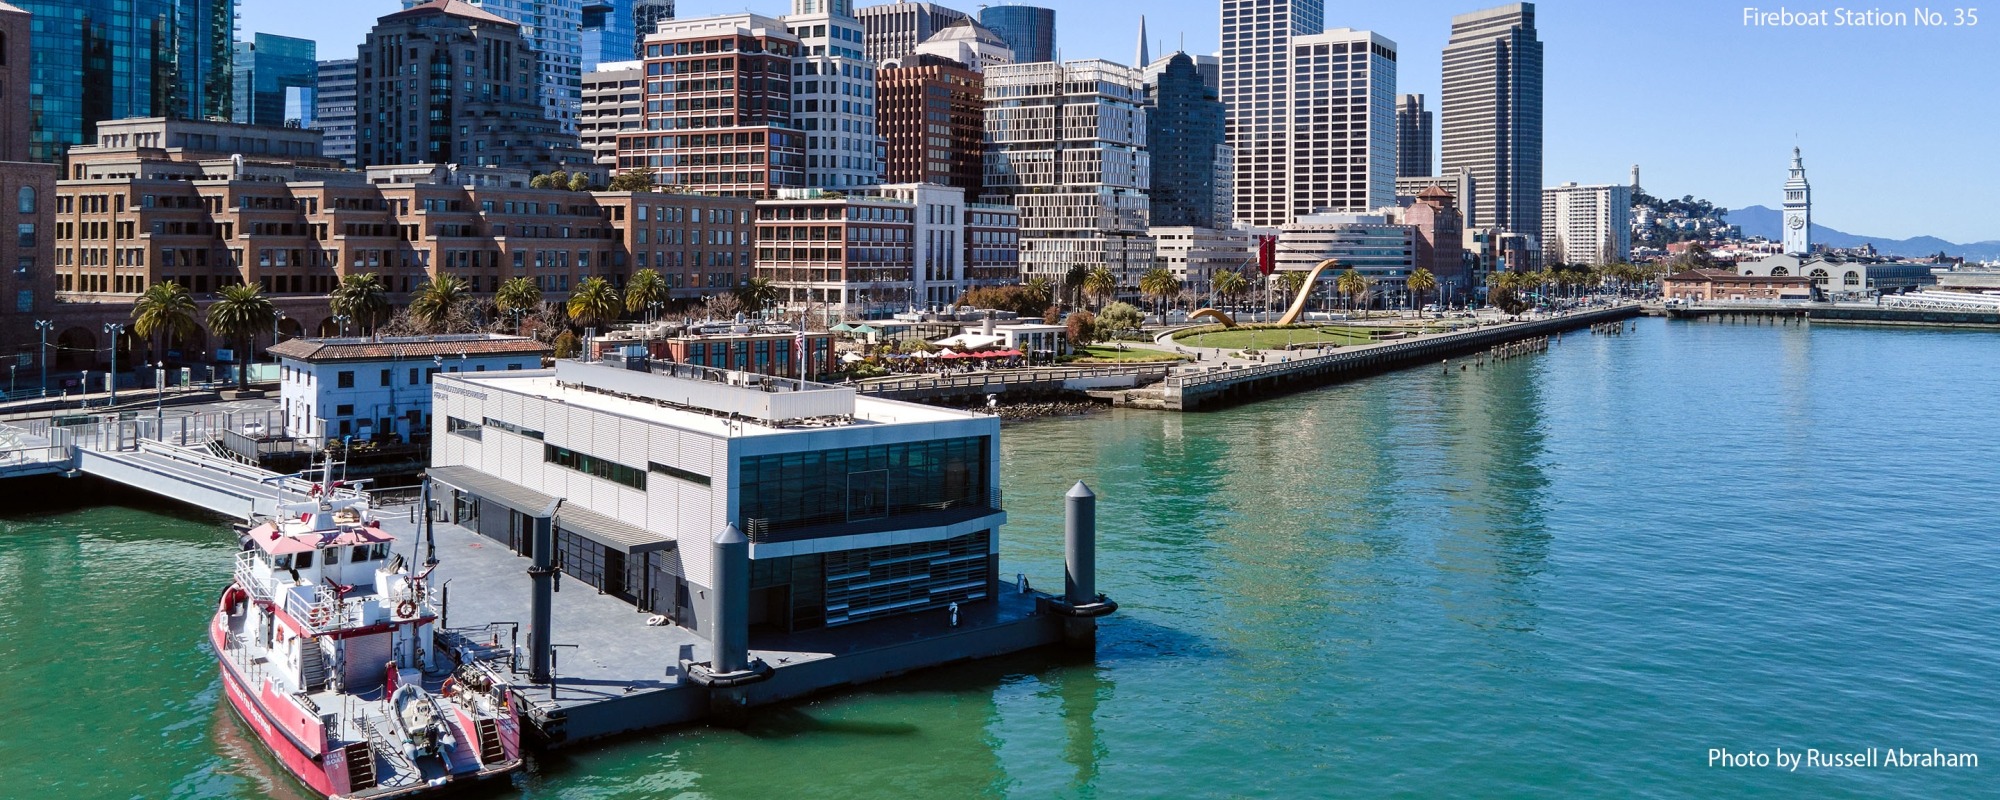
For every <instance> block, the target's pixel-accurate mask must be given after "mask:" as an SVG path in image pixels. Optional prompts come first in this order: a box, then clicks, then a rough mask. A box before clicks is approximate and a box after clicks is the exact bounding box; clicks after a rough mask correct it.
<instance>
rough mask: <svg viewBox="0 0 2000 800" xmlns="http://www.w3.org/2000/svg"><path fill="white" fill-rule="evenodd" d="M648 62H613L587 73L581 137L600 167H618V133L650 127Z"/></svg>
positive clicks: (584, 83)
mask: <svg viewBox="0 0 2000 800" xmlns="http://www.w3.org/2000/svg"><path fill="white" fill-rule="evenodd" d="M645 74H646V62H643V61H611V62H607V63H603V64H599V65H597V69H595V70H592V71H590V72H586V73H584V74H583V111H582V112H581V113H580V114H579V115H578V118H577V124H576V128H577V136H578V138H579V139H581V140H582V141H581V143H582V145H583V149H585V150H589V151H590V155H591V158H592V159H593V160H594V161H596V162H597V165H598V166H599V167H602V168H604V169H605V170H614V169H616V168H617V167H618V136H619V134H621V133H634V132H637V131H640V130H643V129H644V128H645V127H646V84H645V81H644V78H645Z"/></svg>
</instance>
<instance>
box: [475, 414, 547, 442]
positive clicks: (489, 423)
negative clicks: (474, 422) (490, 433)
mask: <svg viewBox="0 0 2000 800" xmlns="http://www.w3.org/2000/svg"><path fill="white" fill-rule="evenodd" d="M483 422H484V423H485V425H486V427H488V428H499V429H500V430H503V431H506V432H508V433H511V434H514V435H516V436H526V437H528V438H530V439H540V438H542V432H541V431H538V430H533V429H530V428H523V427H521V426H519V425H516V424H514V423H512V422H503V421H501V420H497V419H494V418H492V417H486V418H485V419H484V420H483Z"/></svg>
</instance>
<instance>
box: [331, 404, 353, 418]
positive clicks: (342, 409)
mask: <svg viewBox="0 0 2000 800" xmlns="http://www.w3.org/2000/svg"><path fill="white" fill-rule="evenodd" d="M333 415H334V416H336V417H351V416H354V404H352V403H346V404H342V405H337V406H334V407H333Z"/></svg>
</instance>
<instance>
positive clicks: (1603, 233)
mask: <svg viewBox="0 0 2000 800" xmlns="http://www.w3.org/2000/svg"><path fill="white" fill-rule="evenodd" d="M1541 229H1542V263H1543V264H1550V265H1554V264H1589V265H1591V266H1603V265H1605V264H1611V263H1616V262H1619V261H1624V260H1625V259H1627V258H1630V257H1631V256H1632V187H1630V186H1621V185H1617V184H1604V185H1600V186H1579V185H1577V183H1576V182H1575V181H1571V182H1569V183H1565V184H1563V185H1561V186H1553V187H1550V188H1548V189H1544V190H1542V226H1541Z"/></svg>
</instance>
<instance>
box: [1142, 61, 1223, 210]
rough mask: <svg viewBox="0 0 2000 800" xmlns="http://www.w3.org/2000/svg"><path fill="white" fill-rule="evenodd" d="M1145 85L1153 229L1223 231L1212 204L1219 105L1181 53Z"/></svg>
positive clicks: (1220, 130) (1220, 140) (1218, 143)
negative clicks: (1210, 229)
mask: <svg viewBox="0 0 2000 800" xmlns="http://www.w3.org/2000/svg"><path fill="white" fill-rule="evenodd" d="M1164 60H1165V61H1166V62H1167V63H1166V66H1165V68H1164V69H1162V70H1161V71H1160V72H1159V73H1158V78H1157V79H1154V80H1149V81H1147V82H1146V101H1145V102H1146V151H1147V153H1148V154H1149V155H1150V157H1151V159H1152V163H1153V178H1152V184H1151V188H1150V190H1149V192H1148V194H1149V195H1150V197H1151V207H1152V218H1151V219H1152V226H1153V227H1156V228H1162V227H1195V228H1227V227H1229V224H1230V222H1231V218H1232V216H1233V215H1232V214H1231V212H1230V209H1229V206H1227V205H1222V206H1218V205H1217V197H1216V191H1215V164H1216V160H1217V158H1218V157H1219V156H1221V155H1222V152H1223V151H1224V150H1225V149H1227V148H1228V145H1226V144H1223V128H1224V119H1223V117H1224V113H1223V107H1222V101H1221V100H1219V99H1217V98H1216V96H1215V91H1214V90H1212V89H1210V88H1208V85H1207V84H1206V83H1204V82H1203V81H1202V79H1201V70H1200V69H1198V68H1197V67H1196V66H1195V62H1194V59H1193V58H1191V57H1189V56H1188V54H1186V53H1175V54H1174V55H1172V56H1169V57H1168V58H1166V59H1164Z"/></svg>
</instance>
